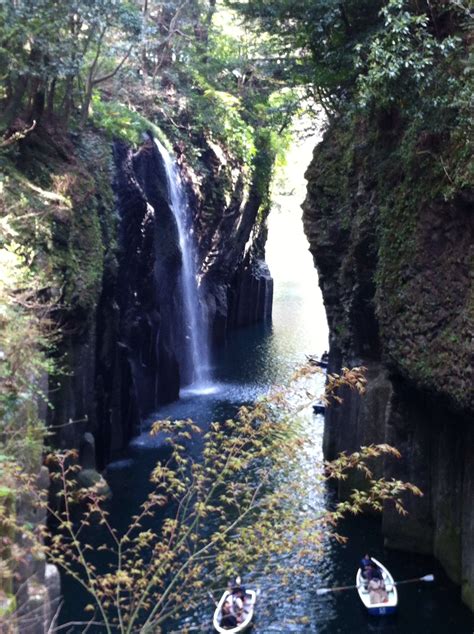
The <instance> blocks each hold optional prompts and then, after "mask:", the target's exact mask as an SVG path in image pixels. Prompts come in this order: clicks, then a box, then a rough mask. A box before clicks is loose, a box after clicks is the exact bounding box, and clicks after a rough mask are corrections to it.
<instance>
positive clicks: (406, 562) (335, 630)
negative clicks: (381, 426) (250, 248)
mask: <svg viewBox="0 0 474 634" xmlns="http://www.w3.org/2000/svg"><path fill="white" fill-rule="evenodd" d="M313 144H314V141H313V142H310V145H313ZM308 145H309V144H308ZM302 154H303V153H301V152H300V154H299V158H300V160H302V161H304V160H306V162H308V161H309V157H308V156H307V154H306V156H304V155H302ZM290 164H291V163H290ZM301 171H302V170H300V172H301ZM300 176H301V173H300ZM279 202H280V205H281V209H280V211H278V210H277V211H276V213H274V214H273V216H272V219H271V223H270V236H269V245H268V261H269V265H270V268H271V270H272V273H273V275H274V278H275V298H274V311H273V323H272V325H271V326H267V327H258V326H257V327H252V328H247V329H242V330H240V331H238V332H236V333H235V334H233V335H232V337H231V339H230V340H229V343H228V345H227V346H226V347H225V348H223V349H221V350H219V351H218V353H217V355H216V358H215V366H214V368H213V379H214V380H213V383H212V385H211V386H209V387H208V389H207V390H204V391H202V390H195V389H193V388H192V387H191V388H190V389H188V390H183V391H182V393H181V398H180V400H179V401H178V402H176V403H173V404H171V405H167V406H165V407H162V408H161V409H160V410H159V411H158V412H156V414H155V415H154V416H152V417H150V420H149V421H145V422H144V430H145V429H146V426H147V423H150V422H151V421H152V420H155V419H157V418H166V417H170V418H174V419H179V418H187V417H191V418H193V419H194V420H195V421H196V422H198V423H199V424H201V425H202V426H203V427H205V426H206V425H207V424H208V423H209V422H210V421H213V420H222V419H224V418H227V417H228V416H229V415H232V414H233V413H234V412H235V411H236V409H237V407H238V406H239V405H240V404H241V403H248V402H251V401H253V400H254V399H256V398H257V397H258V396H260V395H262V394H266V393H267V392H268V390H269V388H270V386H271V385H273V384H281V383H283V382H285V381H286V380H287V379H288V377H289V376H290V375H291V374H292V372H293V370H294V369H295V367H297V366H298V365H299V364H301V363H302V362H304V360H305V358H306V355H307V354H318V355H320V354H321V353H322V352H323V351H324V350H325V349H326V348H327V325H326V321H325V314H324V308H323V304H322V300H321V296H320V294H319V289H318V285H317V276H316V273H315V271H314V269H313V266H312V261H311V257H310V255H309V254H308V252H307V244H306V242H305V239H304V236H303V234H302V230H301V222H300V217H301V211H300V209H299V203H300V202H301V193H300V195H299V196H298V194H297V193H296V195H293V196H281V197H280V198H279ZM322 381H323V379H321V386H322ZM305 424H306V425H307V426H308V427H309V429H310V430H311V433H312V434H313V436H314V437H315V438H316V439H318V438H319V439H322V432H323V420H322V417H321V416H319V415H318V416H316V415H313V413H312V412H311V411H308V412H306V414H305ZM317 445H318V447H320V446H321V443H317ZM160 451H161V446H160V441H159V439H153V438H152V437H150V435H149V434H148V433H147V432H146V431H144V432H143V433H142V434H141V435H140V436H139V437H137V438H135V439H134V441H133V442H132V443H131V446H130V450H129V455H128V457H127V458H126V459H124V460H121V461H119V462H116V463H114V464H112V465H110V466H109V468H108V470H107V477H108V480H109V483H110V485H111V488H112V490H113V499H112V505H111V520H112V521H113V523H114V524H115V525H116V526H118V527H122V528H124V527H125V526H126V525H127V524H128V521H129V518H130V516H131V515H132V514H133V513H134V512H135V510H136V509H137V507H138V505H139V503H140V502H141V501H142V500H143V497H144V491H146V488H147V482H148V474H149V473H150V470H151V469H152V467H153V465H154V464H155V463H156V460H157V459H158V457H159V455H160ZM320 457H321V454H320V449H318V450H317V451H316V455H315V456H314V458H315V462H316V461H317V460H318V459H319V458H320ZM312 501H313V502H314V500H312ZM330 501H331V497H330V494H329V493H325V492H321V494H320V496H319V498H318V500H317V501H316V503H317V504H319V505H320V506H321V508H324V506H325V505H326V504H329V503H330ZM340 532H342V533H343V534H345V535H347V536H349V538H350V539H349V542H348V543H347V544H346V545H339V544H337V543H335V542H333V541H328V543H327V545H326V551H325V555H324V557H323V558H322V560H321V561H320V563H319V564H318V565H317V566H316V567H315V570H314V574H313V576H312V577H310V578H308V577H304V578H294V579H292V580H291V585H290V586H286V587H285V586H281V585H279V580H278V579H274V578H271V577H258V576H256V577H254V578H252V577H251V576H250V579H246V581H250V583H251V584H255V586H258V587H259V588H260V592H261V594H260V596H259V599H258V603H257V609H256V617H255V625H254V629H253V632H254V634H267V633H268V634H270V633H293V632H295V633H317V634H349V633H350V634H359V633H360V634H362V633H366V632H380V633H384V634H420V633H422V632H427V633H430V634H447V633H449V634H472V633H473V631H474V628H473V624H472V617H471V614H470V612H469V611H468V610H467V609H466V608H465V607H464V606H463V605H462V603H461V601H460V598H459V591H458V589H457V588H456V587H455V586H454V585H453V584H451V583H450V582H449V581H448V580H447V578H446V576H445V575H444V573H443V572H442V571H441V570H440V568H439V566H437V565H436V563H435V561H434V560H433V558H430V557H422V556H415V555H410V554H400V553H395V552H391V551H386V550H384V548H383V539H382V536H381V532H380V525H379V522H378V521H377V520H375V519H367V518H362V519H360V520H357V521H354V520H353V521H350V522H346V523H345V525H343V526H342V527H341V531H340ZM367 550H370V551H371V552H372V553H373V555H374V556H376V557H377V558H379V559H380V560H381V561H383V562H384V563H385V564H387V566H388V567H389V569H390V570H391V572H392V573H393V574H394V576H395V578H396V579H404V578H405V579H406V578H411V577H417V576H422V575H425V574H427V573H431V572H434V573H435V575H436V582H435V583H433V584H428V583H425V584H414V585H406V586H400V589H399V611H398V614H397V615H396V616H395V617H394V618H389V617H385V618H377V617H375V618H374V617H370V618H369V617H368V616H367V615H366V613H365V612H364V611H363V609H362V607H361V605H360V602H359V600H358V597H357V594H356V593H355V591H347V592H341V593H337V594H327V595H325V596H321V597H319V596H317V594H316V589H317V588H319V587H332V586H340V585H348V584H351V583H353V582H354V578H355V572H356V567H357V564H358V561H359V559H360V557H361V554H363V553H365V552H366V551H367ZM288 556H289V557H291V554H289V555H288ZM223 581H224V580H223ZM65 594H66V610H65V612H64V615H63V619H64V620H68V619H75V620H79V619H81V618H82V617H81V607H82V606H83V605H84V603H85V597H83V596H82V597H81V594H80V592H79V593H78V592H77V588H75V587H73V586H72V585H71V584H70V583H68V584H67V585H66V587H65ZM213 609H214V606H213V603H212V601H211V599H210V598H209V597H208V596H207V594H204V595H203V602H202V606H201V608H200V609H199V610H197V611H196V612H195V613H194V614H192V615H190V616H189V617H187V618H185V619H184V620H183V621H179V622H175V623H170V624H169V626H168V628H167V629H166V631H167V632H169V633H170V634H171V632H181V631H183V629H184V627H185V625H186V626H187V627H189V626H191V631H195V632H211V631H212V626H211V622H212V613H213ZM71 631H75V632H78V631H81V629H77V628H74V629H73V630H72V629H71ZM93 631H95V630H94V629H93V628H92V629H89V632H93ZM97 631H100V630H97Z"/></svg>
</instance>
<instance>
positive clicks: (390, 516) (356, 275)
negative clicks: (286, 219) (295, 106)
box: [304, 116, 474, 609]
mask: <svg viewBox="0 0 474 634" xmlns="http://www.w3.org/2000/svg"><path fill="white" fill-rule="evenodd" d="M410 134H411V133H410V132H409V131H408V130H407V129H406V128H405V127H404V126H403V124H402V123H401V119H400V117H397V116H386V117H384V118H380V119H379V120H373V121H369V122H368V121H364V120H361V119H357V118H356V117H347V118H341V119H340V120H339V121H338V122H337V123H333V124H332V125H331V126H329V129H328V131H327V133H326V135H325V137H324V140H323V142H322V143H321V144H320V145H319V146H318V147H317V148H316V149H315V152H314V157H313V161H312V163H311V165H310V167H309V169H308V171H307V174H306V176H307V179H308V193H307V198H306V201H305V204H304V225H305V231H306V234H307V236H308V239H309V242H310V249H311V252H312V254H313V256H314V261H315V265H316V267H317V269H318V272H319V279H320V286H321V289H322V293H323V297H324V302H325V306H326V311H327V316H328V322H329V327H330V345H331V349H330V361H329V371H338V370H339V369H340V368H341V367H342V366H354V365H364V366H366V367H367V375H368V379H369V383H368V391H367V395H366V396H365V397H363V398H362V399H361V398H359V397H358V396H356V395H355V394H352V393H347V394H345V397H344V402H343V404H342V405H339V406H336V407H334V408H330V409H329V410H328V412H327V414H326V425H325V437H324V449H325V455H326V457H327V458H333V457H334V456H335V455H336V454H337V453H338V452H339V451H343V450H355V449H356V448H357V447H358V446H360V445H363V444H368V443H370V442H388V443H390V444H392V445H394V446H395V447H397V448H398V449H399V450H400V451H401V453H402V458H401V459H400V460H394V459H387V460H386V461H385V463H384V464H383V465H382V466H381V467H378V469H379V473H380V474H384V475H386V476H389V477H395V478H400V479H403V480H408V481H411V482H413V483H414V484H416V485H418V486H419V487H420V488H421V489H422V491H423V493H424V497H423V498H407V500H406V504H407V509H408V511H409V515H408V516H407V517H406V518H405V517H401V516H399V515H397V514H396V512H395V511H394V510H393V509H391V508H389V507H387V508H386V509H385V510H384V512H383V531H384V535H385V539H386V543H387V545H389V546H391V547H395V548H401V549H404V550H412V551H416V552H425V553H433V554H434V555H435V556H436V557H437V558H438V559H439V561H440V562H441V563H442V565H443V566H444V568H445V569H446V571H447V573H448V574H449V576H450V577H451V578H452V579H453V580H454V581H455V582H457V583H459V584H460V585H461V586H462V595H463V599H464V601H465V602H466V603H467V604H468V605H470V606H471V607H472V608H473V609H474V444H473V442H474V416H473V414H474V390H473V385H474V383H473V365H474V354H473V350H474V347H473V337H474V291H473V270H474V266H473V264H474V240H473V238H474V217H473V215H472V203H473V202H474V195H473V192H472V190H471V189H469V187H468V186H467V185H461V186H456V185H455V184H454V183H453V180H452V179H451V176H450V173H449V170H451V169H454V168H453V167H452V166H453V165H454V166H455V167H456V170H457V173H459V171H460V170H461V169H463V164H462V160H461V159H459V160H458V158H457V156H456V151H457V148H456V146H455V144H454V143H453V142H450V141H449V139H446V138H438V137H437V136H436V134H433V133H428V132H425V133H423V132H421V133H419V134H418V135H417V136H416V138H415V139H413V136H410ZM447 166H449V167H447ZM453 173H454V171H453ZM352 484H353V483H352V482H351V483H348V484H347V485H345V486H348V487H349V488H350V486H351V485H352ZM340 493H341V495H344V487H341V491H340Z"/></svg>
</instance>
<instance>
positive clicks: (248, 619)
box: [212, 590, 257, 634]
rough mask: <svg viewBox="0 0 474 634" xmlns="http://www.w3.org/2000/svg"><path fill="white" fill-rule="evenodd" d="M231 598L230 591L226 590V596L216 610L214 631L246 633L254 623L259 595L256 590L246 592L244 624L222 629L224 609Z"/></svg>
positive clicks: (226, 633)
mask: <svg viewBox="0 0 474 634" xmlns="http://www.w3.org/2000/svg"><path fill="white" fill-rule="evenodd" d="M231 598H232V594H231V593H230V592H229V591H228V590H226V592H224V594H223V595H222V597H221V598H220V601H219V603H218V604H217V607H216V610H215V612H214V618H213V620H212V624H213V626H214V629H215V630H216V631H217V632H223V633H224V634H237V632H244V631H245V630H246V629H247V628H248V627H249V626H250V624H251V623H252V619H253V610H254V606H255V601H256V600H257V593H256V592H255V591H254V590H246V591H245V597H244V602H243V610H242V615H243V620H242V622H241V623H239V624H238V625H236V626H235V627H231V628H225V627H221V624H220V623H221V620H222V608H223V606H224V603H225V602H226V601H227V599H231Z"/></svg>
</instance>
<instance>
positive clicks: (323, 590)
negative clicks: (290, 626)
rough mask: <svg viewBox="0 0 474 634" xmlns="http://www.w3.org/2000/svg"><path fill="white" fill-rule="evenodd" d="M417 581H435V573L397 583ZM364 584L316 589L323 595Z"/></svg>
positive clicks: (397, 584)
mask: <svg viewBox="0 0 474 634" xmlns="http://www.w3.org/2000/svg"><path fill="white" fill-rule="evenodd" d="M417 581H434V575H425V576H424V577H415V578H413V579H404V580H403V581H395V582H394V583H395V585H396V586H399V585H401V584H402V583H416V582H417ZM361 587H362V586H360V585H359V586H357V585H355V586H338V587H336V588H318V589H317V590H316V594H317V595H319V596H321V595H322V594H327V593H328V592H339V591H340V590H355V589H356V588H361Z"/></svg>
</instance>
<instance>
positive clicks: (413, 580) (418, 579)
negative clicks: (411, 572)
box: [395, 575, 435, 586]
mask: <svg viewBox="0 0 474 634" xmlns="http://www.w3.org/2000/svg"><path fill="white" fill-rule="evenodd" d="M434 580H435V577H434V575H425V576H424V577H414V578H413V579H405V580H404V581H395V585H396V586H399V585H401V584H402V583H416V582H417V581H434Z"/></svg>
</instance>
